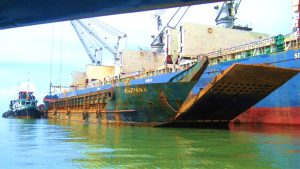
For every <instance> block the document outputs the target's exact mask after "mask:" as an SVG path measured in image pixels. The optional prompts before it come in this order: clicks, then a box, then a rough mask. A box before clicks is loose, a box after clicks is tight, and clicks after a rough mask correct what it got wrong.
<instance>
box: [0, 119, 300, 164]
mask: <svg viewBox="0 0 300 169" xmlns="http://www.w3.org/2000/svg"><path fill="white" fill-rule="evenodd" d="M299 167H300V128H299V127H284V126H249V125H248V126H236V127H233V128H231V129H230V130H212V129H178V128H149V127H116V126H106V125H105V126H104V125H102V126H101V125H96V124H89V125H85V124H79V123H68V122H64V121H51V120H22V119H2V118H1V119H0V169H10V168H22V169H23V168H30V169H32V168H42V169H44V168H49V169H53V168H205V169H209V168H212V169H215V168H224V169H225V168H228V169H231V168H237V169H240V168H243V169H246V168H249V169H254V168H266V169H267V168H274V169H277V168H278V169H281V168H282V169H286V168H292V169H293V168H295V169H296V168H299Z"/></svg>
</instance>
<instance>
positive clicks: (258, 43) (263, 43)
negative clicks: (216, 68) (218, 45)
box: [201, 37, 275, 58]
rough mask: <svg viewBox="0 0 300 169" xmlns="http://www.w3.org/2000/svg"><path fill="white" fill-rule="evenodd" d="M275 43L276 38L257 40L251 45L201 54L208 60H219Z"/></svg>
mask: <svg viewBox="0 0 300 169" xmlns="http://www.w3.org/2000/svg"><path fill="white" fill-rule="evenodd" d="M274 43H275V39H274V37H270V38H266V39H262V40H256V41H253V42H250V43H246V44H242V45H239V46H233V47H230V48H225V49H219V50H216V51H213V52H209V53H205V54H201V56H207V57H208V58H217V57H223V56H226V55H231V54H236V53H239V52H245V51H248V50H253V49H259V48H263V47H267V46H271V45H273V44H274Z"/></svg>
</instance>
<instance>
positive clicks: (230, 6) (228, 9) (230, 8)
mask: <svg viewBox="0 0 300 169" xmlns="http://www.w3.org/2000/svg"><path fill="white" fill-rule="evenodd" d="M241 1H242V0H230V1H225V2H224V3H223V5H222V6H221V8H220V7H219V6H215V9H216V10H218V14H217V17H216V19H215V21H216V25H219V26H222V27H225V28H233V27H234V21H235V19H236V17H235V15H236V14H237V10H238V8H239V6H240V4H241Z"/></svg>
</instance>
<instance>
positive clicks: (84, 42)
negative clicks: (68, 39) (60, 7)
mask: <svg viewBox="0 0 300 169" xmlns="http://www.w3.org/2000/svg"><path fill="white" fill-rule="evenodd" d="M71 24H72V26H73V28H74V30H75V32H76V34H77V36H78V37H79V40H80V42H81V43H82V46H83V47H84V49H85V51H86V53H87V54H88V56H89V57H90V59H91V61H92V63H93V64H95V65H101V64H102V58H101V56H100V58H98V57H97V52H101V51H102V48H101V47H98V48H95V47H94V46H95V45H93V44H92V42H91V41H88V39H87V38H85V37H84V35H85V34H86V32H84V30H81V29H80V28H79V27H78V23H77V21H76V20H72V21H71ZM93 47H94V52H92V51H91V50H90V48H93Z"/></svg>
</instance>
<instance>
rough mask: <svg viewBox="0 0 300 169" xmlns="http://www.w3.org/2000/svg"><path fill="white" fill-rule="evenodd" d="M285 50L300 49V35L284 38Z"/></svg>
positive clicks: (289, 35) (294, 33) (292, 34)
mask: <svg viewBox="0 0 300 169" xmlns="http://www.w3.org/2000/svg"><path fill="white" fill-rule="evenodd" d="M284 43H285V49H286V50H289V49H298V48H300V35H299V34H298V33H296V32H293V33H290V34H287V35H285V36H284Z"/></svg>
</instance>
